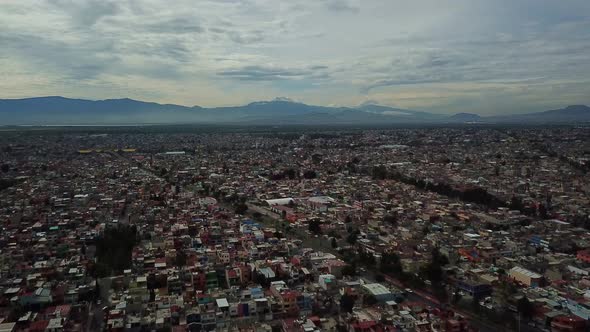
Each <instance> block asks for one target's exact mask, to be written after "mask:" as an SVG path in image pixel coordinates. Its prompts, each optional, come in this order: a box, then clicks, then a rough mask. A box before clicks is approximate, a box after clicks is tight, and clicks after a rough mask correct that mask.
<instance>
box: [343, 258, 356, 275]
mask: <svg viewBox="0 0 590 332" xmlns="http://www.w3.org/2000/svg"><path fill="white" fill-rule="evenodd" d="M342 275H343V276H350V277H354V276H355V275H356V263H355V262H352V263H350V264H347V265H346V266H345V267H343V268H342Z"/></svg>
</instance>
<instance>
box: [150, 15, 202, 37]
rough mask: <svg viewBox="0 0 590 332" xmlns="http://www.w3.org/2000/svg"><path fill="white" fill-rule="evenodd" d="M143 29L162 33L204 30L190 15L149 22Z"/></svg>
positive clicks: (198, 31)
mask: <svg viewBox="0 0 590 332" xmlns="http://www.w3.org/2000/svg"><path fill="white" fill-rule="evenodd" d="M145 30H146V31H147V32H152V33H162V34H183V33H200V32H203V31H204V29H203V27H201V26H200V25H199V24H198V23H197V22H196V19H195V18H191V17H174V18H168V19H164V20H161V21H160V22H157V23H149V24H146V25H145Z"/></svg>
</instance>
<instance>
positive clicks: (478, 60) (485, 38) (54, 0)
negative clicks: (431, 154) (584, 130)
mask: <svg viewBox="0 0 590 332" xmlns="http://www.w3.org/2000/svg"><path fill="white" fill-rule="evenodd" d="M589 12H590V2H589V1H587V0H571V1H567V2H563V1H551V0H520V1H511V0H497V1H486V0H456V1H454V2H453V6H448V4H447V3H446V2H444V1H440V0H421V1H403V0H374V1H359V0H320V1H317V0H293V1H291V2H289V4H285V3H284V2H281V1H274V0H223V1H219V0H200V1H198V6H195V1H194V0H177V1H174V3H173V4H171V2H170V1H165V0H116V1H115V0H40V1H22V0H3V1H0V26H1V27H2V29H0V45H2V46H1V47H0V68H3V69H2V70H1V72H2V76H3V79H4V82H5V83H4V84H3V85H2V86H1V87H2V89H1V91H2V95H0V98H2V97H3V96H13V97H18V96H23V97H25V96H34V95H37V94H39V91H50V92H51V93H52V94H62V95H68V94H69V92H70V91H78V92H79V94H78V96H79V97H84V96H86V97H88V98H95V97H101V98H104V97H109V94H112V93H113V91H114V93H116V94H119V93H126V92H129V93H130V94H132V95H133V97H134V98H136V99H142V95H143V96H145V99H154V98H156V99H157V101H166V102H175V103H182V104H188V105H191V104H199V105H203V106H215V105H219V104H223V105H227V104H235V103H242V102H247V101H252V100H256V99H265V100H269V99H272V98H274V97H275V96H277V95H288V96H292V97H293V98H296V99H297V100H301V101H302V102H307V103H316V104H323V105H328V104H338V105H346V104H350V105H356V104H358V103H360V102H362V101H363V100H374V101H375V102H376V103H393V104H395V105H396V106H399V107H405V108H417V109H422V110H435V111H440V112H443V111H444V112H455V111H457V110H459V109H460V108H461V107H464V108H470V107H473V105H474V104H475V105H477V102H476V101H477V100H480V103H486V106H485V107H484V106H483V105H482V106H481V107H482V108H485V109H486V111H489V112H491V111H492V109H493V107H492V106H490V105H498V108H497V112H499V113H501V112H515V111H518V110H520V109H524V108H526V107H529V106H527V105H529V104H530V105H535V107H538V106H540V105H542V104H543V103H545V104H546V105H549V106H551V107H553V106H559V105H554V104H555V103H552V102H551V100H554V101H556V102H557V101H559V102H560V103H561V102H564V103H565V102H566V100H571V103H587V104H590V93H588V91H589V90H590V83H589V82H588V77H589V76H590V62H589V61H588V60H587V58H588V56H587V54H589V53H590V19H589V17H588V15H587V14H586V13H589ZM457 22H461V24H460V25H458V24H457ZM6 82H8V83H11V82H14V83H13V84H8V83H6ZM253 82H259V83H260V84H264V89H260V86H259V84H252V83H253ZM81 87H84V89H82V88H81ZM568 89H569V90H568ZM81 94H82V95H81ZM83 94H86V95H83ZM394 96H395V97H396V98H398V97H399V98H398V99H393V98H394ZM175 98H180V99H178V100H176V99H175ZM478 98H479V99H478ZM495 98H496V99H497V100H496V99H495ZM463 103H470V104H469V105H467V106H461V105H462V104H463ZM527 103H528V104H527ZM466 111H476V110H473V109H466Z"/></svg>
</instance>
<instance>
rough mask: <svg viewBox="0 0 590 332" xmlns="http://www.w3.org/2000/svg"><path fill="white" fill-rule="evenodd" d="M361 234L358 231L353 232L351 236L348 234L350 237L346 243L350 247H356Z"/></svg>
mask: <svg viewBox="0 0 590 332" xmlns="http://www.w3.org/2000/svg"><path fill="white" fill-rule="evenodd" d="M359 234H360V232H359V231H358V230H356V229H355V230H353V231H352V232H351V233H350V234H348V236H347V237H346V242H348V243H349V244H350V245H355V244H356V240H357V236H358V235H359Z"/></svg>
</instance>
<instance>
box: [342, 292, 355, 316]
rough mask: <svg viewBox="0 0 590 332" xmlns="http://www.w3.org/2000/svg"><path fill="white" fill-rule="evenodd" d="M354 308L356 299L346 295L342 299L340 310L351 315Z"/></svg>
mask: <svg viewBox="0 0 590 332" xmlns="http://www.w3.org/2000/svg"><path fill="white" fill-rule="evenodd" d="M352 308H354V297H353V296H352V295H348V294H346V293H345V294H344V295H342V296H341V297H340V310H341V311H343V312H349V313H351V312H352Z"/></svg>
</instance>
